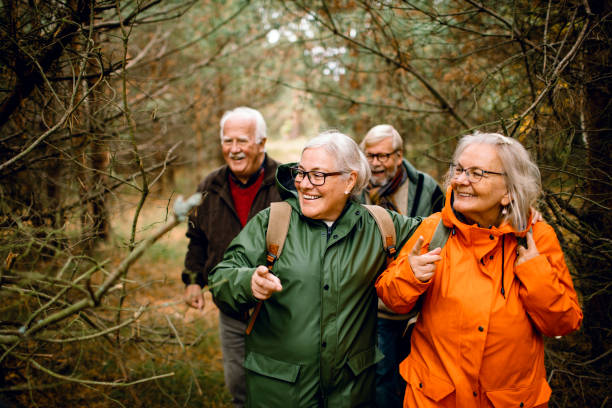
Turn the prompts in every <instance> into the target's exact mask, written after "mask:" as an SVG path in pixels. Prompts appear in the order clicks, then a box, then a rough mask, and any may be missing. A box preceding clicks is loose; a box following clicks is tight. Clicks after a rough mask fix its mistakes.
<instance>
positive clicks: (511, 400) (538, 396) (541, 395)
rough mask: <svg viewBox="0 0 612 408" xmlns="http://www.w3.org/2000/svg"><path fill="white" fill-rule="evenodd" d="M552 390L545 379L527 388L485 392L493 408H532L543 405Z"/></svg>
mask: <svg viewBox="0 0 612 408" xmlns="http://www.w3.org/2000/svg"><path fill="white" fill-rule="evenodd" d="M551 392H552V390H551V389H550V386H549V385H548V383H547V382H546V380H545V379H541V380H540V381H537V382H536V383H535V384H532V385H530V386H527V387H516V388H506V389H503V390H491V391H485V394H486V396H487V398H488V399H489V401H491V404H493V406H494V407H495V408H501V407H525V408H527V407H534V406H538V405H541V404H545V403H546V402H548V400H549V399H550V394H551Z"/></svg>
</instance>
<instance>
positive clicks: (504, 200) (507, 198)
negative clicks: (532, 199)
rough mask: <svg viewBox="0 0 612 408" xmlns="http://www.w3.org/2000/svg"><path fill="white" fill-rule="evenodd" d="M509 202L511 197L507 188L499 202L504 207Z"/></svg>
mask: <svg viewBox="0 0 612 408" xmlns="http://www.w3.org/2000/svg"><path fill="white" fill-rule="evenodd" d="M511 202H512V197H511V196H510V193H509V192H508V190H506V193H505V194H504V195H503V196H502V199H501V201H500V204H501V206H502V207H505V206H507V205H509V204H510V203H511Z"/></svg>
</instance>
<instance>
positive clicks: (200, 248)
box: [182, 107, 281, 407]
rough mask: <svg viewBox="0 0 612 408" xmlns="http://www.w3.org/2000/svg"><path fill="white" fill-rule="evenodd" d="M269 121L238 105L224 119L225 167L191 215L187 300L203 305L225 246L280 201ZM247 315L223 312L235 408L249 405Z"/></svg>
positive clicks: (207, 182) (202, 188)
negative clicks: (269, 141) (269, 145)
mask: <svg viewBox="0 0 612 408" xmlns="http://www.w3.org/2000/svg"><path fill="white" fill-rule="evenodd" d="M265 143H266V123H265V121H264V119H263V116H262V115H261V113H259V112H258V111H256V110H254V109H251V108H247V107H239V108H236V109H234V110H231V111H228V112H226V113H225V114H224V115H223V117H222V118H221V149H222V151H223V158H224V160H225V163H226V164H225V165H224V166H222V167H220V168H218V169H216V170H214V171H213V172H211V173H210V174H209V175H208V176H207V177H206V178H205V179H204V181H203V182H202V183H200V185H199V186H198V191H199V192H202V193H203V194H204V199H203V201H202V203H201V204H200V205H199V206H198V207H197V208H196V210H195V211H194V212H193V213H192V215H191V216H190V217H189V224H188V229H187V237H188V238H189V246H188V250H187V255H186V257H185V270H184V271H183V274H182V279H183V282H184V283H185V285H186V289H185V291H186V292H185V295H186V301H187V304H189V305H190V306H192V307H194V308H197V309H200V310H201V309H202V308H203V307H204V297H203V295H202V288H203V287H204V286H206V284H207V282H208V273H209V272H210V271H211V269H212V268H213V267H214V266H215V265H216V264H217V263H219V261H221V259H222V258H223V253H224V252H225V249H226V248H227V246H228V245H229V243H230V242H231V240H232V239H233V238H234V237H235V236H236V235H238V233H239V232H240V230H241V229H242V228H243V227H244V226H245V224H246V223H247V221H248V220H249V219H251V217H253V216H254V215H255V214H257V213H258V212H259V211H261V210H263V209H264V208H267V207H268V206H269V205H270V203H271V202H273V201H281V198H280V195H279V192H278V191H277V189H276V185H275V179H274V175H275V173H276V168H277V167H278V163H277V162H275V161H274V160H272V159H271V158H270V157H268V156H267V155H266V153H265ZM246 319H247V316H246V314H244V315H243V314H237V313H228V312H227V311H226V312H224V311H220V313H219V332H220V337H221V348H222V352H223V370H224V375H225V384H226V386H227V387H228V389H229V391H230V394H231V395H232V399H233V403H234V405H235V406H236V407H242V406H244V402H245V397H246V390H245V376H244V367H243V365H242V364H243V361H244V332H245V329H246Z"/></svg>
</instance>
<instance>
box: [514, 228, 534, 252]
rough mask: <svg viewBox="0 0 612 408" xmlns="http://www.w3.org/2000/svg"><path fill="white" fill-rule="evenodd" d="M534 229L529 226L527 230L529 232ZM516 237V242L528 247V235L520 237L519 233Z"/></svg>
mask: <svg viewBox="0 0 612 408" xmlns="http://www.w3.org/2000/svg"><path fill="white" fill-rule="evenodd" d="M529 231H532V232H533V230H532V227H529V229H528V230H527V232H529ZM514 237H515V238H516V243H517V244H519V245H521V246H523V247H525V248H527V236H524V237H519V236H518V235H515V236H514Z"/></svg>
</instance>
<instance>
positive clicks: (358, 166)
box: [302, 130, 372, 197]
mask: <svg viewBox="0 0 612 408" xmlns="http://www.w3.org/2000/svg"><path fill="white" fill-rule="evenodd" d="M317 147H321V148H323V149H325V150H326V151H327V152H328V153H329V154H330V155H331V156H332V157H334V158H335V159H336V164H337V165H338V171H346V172H352V171H355V172H356V173H357V180H356V182H355V186H354V187H353V189H352V190H351V195H352V196H353V197H359V195H360V194H361V191H362V190H363V189H364V188H365V187H366V186H367V185H368V181H369V180H370V176H371V174H372V173H371V171H370V165H369V164H368V161H367V159H366V157H365V156H364V154H363V153H362V152H361V150H359V146H357V143H355V141H354V140H353V139H352V138H350V137H349V136H347V135H345V134H344V133H340V132H339V131H337V130H328V131H325V132H322V133H319V135H318V136H316V137H314V138H313V139H311V140H309V141H308V142H306V145H305V146H304V148H303V149H302V153H304V151H305V150H307V149H313V148H317ZM346 177H348V176H346Z"/></svg>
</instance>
